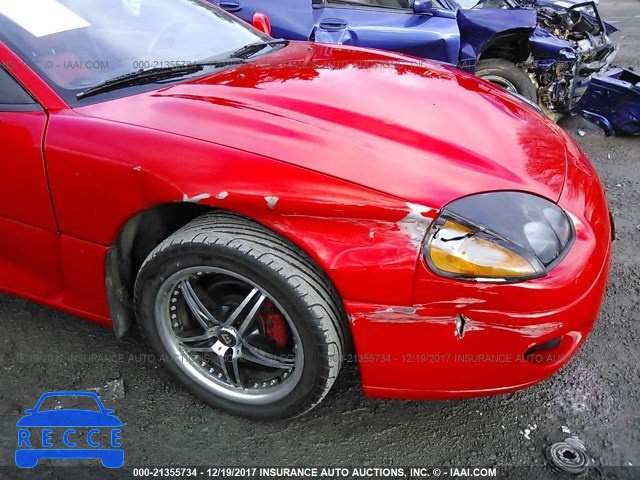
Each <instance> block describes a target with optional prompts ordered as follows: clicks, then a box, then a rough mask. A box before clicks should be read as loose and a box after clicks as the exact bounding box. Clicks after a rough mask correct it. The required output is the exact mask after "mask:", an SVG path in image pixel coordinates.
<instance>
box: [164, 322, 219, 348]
mask: <svg viewBox="0 0 640 480" xmlns="http://www.w3.org/2000/svg"><path fill="white" fill-rule="evenodd" d="M217 335H218V328H217V327H216V328H210V329H207V331H206V332H205V333H203V334H202V335H191V336H188V337H182V336H180V335H176V336H175V337H176V339H177V340H178V342H179V343H180V345H181V346H182V348H184V349H185V350H189V351H190V352H212V351H213V350H212V346H211V345H202V344H201V343H202V342H206V341H207V340H212V339H214V338H216V336H217ZM194 344H199V345H194Z"/></svg>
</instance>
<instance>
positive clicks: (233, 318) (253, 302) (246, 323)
mask: <svg viewBox="0 0 640 480" xmlns="http://www.w3.org/2000/svg"><path fill="white" fill-rule="evenodd" d="M266 298H267V297H266V296H265V295H264V294H262V293H260V290H258V289H257V288H254V289H253V290H251V292H249V294H248V295H247V296H246V297H245V298H244V300H242V302H241V303H240V305H238V306H237V307H236V309H235V310H234V311H233V312H231V315H230V316H229V318H228V319H227V321H226V322H225V325H228V326H232V325H237V329H238V333H239V334H240V336H243V335H244V333H245V332H246V331H247V329H248V328H249V327H250V326H251V324H252V323H253V321H254V320H255V318H256V314H257V313H258V311H259V310H260V307H262V304H263V303H264V301H265V300H266ZM248 307H250V310H249V312H248V313H247V314H246V315H243V314H242V313H243V312H244V311H245V310H246V309H247V308H248Z"/></svg>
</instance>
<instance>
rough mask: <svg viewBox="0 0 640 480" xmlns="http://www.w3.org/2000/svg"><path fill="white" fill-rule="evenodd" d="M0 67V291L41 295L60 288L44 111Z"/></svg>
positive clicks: (57, 244)
mask: <svg viewBox="0 0 640 480" xmlns="http://www.w3.org/2000/svg"><path fill="white" fill-rule="evenodd" d="M0 60H1V59H0ZM2 65H4V66H6V64H2V62H0V168H1V169H2V174H1V175H0V289H2V290H4V291H8V292H11V293H15V294H23V295H27V296H35V297H46V296H50V295H52V294H54V293H55V292H57V291H59V290H60V287H61V281H60V280H61V278H60V261H59V237H58V232H57V227H56V221H55V216H54V213H53V208H52V205H51V197H50V195H49V188H48V183H47V175H46V170H45V166H44V158H43V153H42V152H43V150H42V145H43V140H44V135H45V130H46V126H47V113H46V112H45V111H44V110H43V108H42V107H41V106H40V105H39V104H38V103H37V102H36V101H35V100H34V99H33V98H32V97H31V96H30V95H29V93H27V91H26V90H25V89H24V88H23V87H22V85H21V84H20V83H19V82H18V81H17V80H16V79H15V78H14V77H13V76H12V75H11V74H10V73H9V71H8V70H7V69H6V68H4V66H2Z"/></svg>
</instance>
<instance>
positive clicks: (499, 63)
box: [476, 58, 538, 104]
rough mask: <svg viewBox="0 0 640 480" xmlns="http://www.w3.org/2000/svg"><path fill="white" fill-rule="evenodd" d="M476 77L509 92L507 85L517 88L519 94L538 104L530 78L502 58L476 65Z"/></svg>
mask: <svg viewBox="0 0 640 480" xmlns="http://www.w3.org/2000/svg"><path fill="white" fill-rule="evenodd" d="M476 75H477V76H478V77H480V78H485V79H486V80H487V81H489V82H491V83H493V84H494V85H498V86H500V87H502V88H504V89H505V90H509V88H506V84H510V85H512V86H513V87H515V90H516V92H517V93H518V94H520V95H522V96H523V97H525V98H527V99H529V100H531V101H532V102H533V103H535V104H537V103H538V94H537V92H536V87H535V85H534V84H533V82H532V81H531V79H530V78H529V76H528V75H527V74H526V73H525V72H524V71H523V70H522V69H521V68H518V66H517V65H515V64H514V63H511V62H509V61H507V60H502V59H500V58H489V59H487V60H480V61H479V62H478V64H477V65H476Z"/></svg>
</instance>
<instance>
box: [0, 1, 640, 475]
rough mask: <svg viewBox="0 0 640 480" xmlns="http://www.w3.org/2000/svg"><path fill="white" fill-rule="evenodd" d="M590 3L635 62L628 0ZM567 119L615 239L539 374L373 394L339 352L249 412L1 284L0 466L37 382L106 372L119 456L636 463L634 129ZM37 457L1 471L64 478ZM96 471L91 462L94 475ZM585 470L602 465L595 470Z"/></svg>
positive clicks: (90, 383)
mask: <svg viewBox="0 0 640 480" xmlns="http://www.w3.org/2000/svg"><path fill="white" fill-rule="evenodd" d="M601 9H602V11H603V13H604V17H605V19H608V20H610V21H612V22H614V23H615V25H616V26H617V27H618V28H619V29H620V30H621V32H620V33H618V34H616V37H615V38H616V40H618V41H619V43H620V44H621V51H620V54H619V57H618V59H619V61H618V63H622V64H625V65H626V66H629V65H633V62H636V63H637V62H638V50H639V49H640V2H639V1H638V0H621V1H615V2H614V1H607V0H603V2H602V4H601ZM638 67H640V65H638ZM639 69H640V68H639ZM565 126H566V128H567V129H568V130H569V131H571V133H572V134H573V135H574V136H575V137H576V138H577V140H578V142H579V143H580V145H581V146H582V148H583V149H584V150H585V152H586V153H587V154H588V156H589V157H590V158H591V160H592V161H593V163H594V164H595V166H596V168H597V169H598V171H599V173H600V175H601V177H602V180H603V182H604V185H605V187H606V190H607V192H608V197H609V202H610V206H611V209H612V211H613V213H614V216H615V220H616V226H617V235H618V240H617V241H616V242H615V247H614V256H613V265H612V271H611V279H610V284H609V287H608V290H607V294H606V298H605V301H604V305H603V309H602V314H601V316H600V319H599V321H598V323H597V325H596V327H595V329H594V330H593V333H592V334H591V336H590V337H589V339H588V340H587V342H586V343H585V345H584V346H583V348H582V349H581V350H580V351H579V352H578V354H577V355H576V357H575V358H574V359H573V360H572V361H571V362H570V364H569V365H568V366H567V367H566V368H564V369H563V370H561V371H560V372H559V373H557V374H556V375H555V376H553V377H552V378H551V379H549V380H548V381H545V382H543V383H542V384H539V385H537V386H535V387H532V388H529V389H526V390H524V391H521V392H517V393H514V394H509V395H503V396H497V397H489V398H482V399H471V400H464V401H447V402H408V401H386V400H372V399H367V398H365V397H364V395H363V394H362V392H361V390H360V386H359V377H358V372H357V368H356V367H355V366H354V365H348V366H347V367H346V368H345V369H344V370H343V371H342V373H341V375H340V378H339V379H338V382H337V384H336V385H335V386H334V388H333V390H332V391H331V392H330V394H329V396H328V397H327V398H326V400H325V401H324V402H323V403H322V404H321V405H320V406H319V407H318V408H316V409H315V410H314V411H313V412H312V413H311V414H309V415H307V416H306V417H303V418H300V419H296V420H294V421H288V422H280V423H277V422H276V423H259V422H250V421H246V420H243V419H238V418H234V417H231V416H229V415H226V414H224V413H221V412H218V411H216V410H214V409H212V408H210V407H208V406H205V405H203V404H202V403H200V402H198V401H196V400H195V399H194V398H193V397H191V396H190V395H189V394H187V393H185V392H184V391H183V390H182V389H181V388H180V387H179V386H178V385H177V384H175V383H174V382H173V381H172V380H171V379H170V377H169V376H168V374H167V373H166V372H165V370H164V369H163V368H162V365H160V364H159V363H158V362H156V361H154V360H153V359H152V358H149V357H148V352H147V350H146V347H145V346H144V345H141V344H137V343H135V342H134V341H125V342H121V341H117V340H116V339H115V338H114V336H113V334H112V332H111V331H110V330H109V329H106V328H103V327H101V326H97V325H93V324H91V323H89V322H86V321H84V320H81V319H78V318H75V317H72V316H69V315H65V314H62V313H59V312H56V311H53V310H51V309H48V308H45V307H42V306H39V305H36V304H33V303H30V302H27V301H23V300H20V299H16V298H12V297H9V296H5V295H2V296H0V329H1V331H2V336H1V337H0V466H11V465H14V458H13V456H14V450H15V448H16V427H15V423H16V421H17V420H18V419H19V418H20V417H21V416H22V412H23V410H24V409H25V408H31V407H33V405H34V404H35V402H36V401H37V399H38V398H39V397H40V395H41V394H42V393H43V392H46V391H52V390H65V389H66V390H86V389H90V388H95V387H100V386H102V385H105V384H107V383H108V382H111V381H114V380H118V379H121V380H122V381H123V383H124V397H122V396H121V395H115V397H120V398H118V399H115V400H110V399H109V397H110V395H109V393H108V392H105V391H104V390H102V391H100V392H101V394H102V395H101V396H102V397H103V400H105V404H106V405H107V406H108V407H110V408H114V409H116V412H117V415H118V417H119V418H120V419H121V420H122V421H123V423H124V428H123V445H124V450H125V466H138V465H148V466H189V465H201V466H204V465H223V464H224V465H274V466H293V465H309V464H315V465H332V466H338V465H344V466H362V465H364V466H367V465H368V466H390V465H396V466H403V465H404V466H407V465H425V466H428V465H435V466H469V465H478V466H498V467H504V466H544V465H546V463H547V462H546V460H545V455H544V452H545V449H546V447H547V446H548V445H549V444H550V443H552V442H555V441H559V440H562V439H564V438H566V437H568V436H570V435H576V436H577V437H579V439H580V440H581V441H582V442H583V443H584V444H585V446H586V447H587V449H588V451H589V453H590V455H591V456H592V457H593V458H594V459H595V460H596V461H597V462H598V463H599V464H601V465H605V466H628V465H638V466H640V392H639V390H640V389H639V387H638V385H640V367H639V365H640V355H639V353H638V352H639V345H640V327H639V322H638V320H639V317H640V207H639V205H640V138H606V137H604V136H603V135H601V134H600V133H599V131H598V130H597V129H594V128H590V127H589V125H585V124H583V123H582V122H580V121H576V120H574V121H569V122H566V123H565ZM578 130H580V131H583V132H586V134H585V135H584V136H581V135H580V134H579V133H578ZM92 355H93V356H92ZM562 427H565V428H564V432H563V428H562ZM567 431H570V432H571V433H570V434H569V433H566V432H567ZM41 463H43V464H44V465H43V467H38V469H36V470H34V471H32V472H28V473H26V472H17V469H15V470H12V469H10V468H4V469H0V477H2V476H7V477H9V476H14V475H15V476H19V477H21V478H32V477H35V476H36V475H37V476H39V477H42V478H45V477H46V478H54V477H55V476H58V477H60V478H64V476H65V475H64V474H62V473H60V472H62V470H55V469H49V470H47V469H46V468H47V465H51V462H47V461H43V462H41ZM89 463H90V462H89ZM56 472H58V473H56ZM45 473H46V475H49V476H46V475H45ZM102 475H103V473H102V471H101V470H96V472H95V475H93V477H94V478H100V476H102ZM508 476H509V477H510V478H547V476H548V477H550V478H553V474H551V473H550V471H549V470H548V469H547V468H546V467H545V468H540V469H539V470H536V473H535V474H534V475H533V476H532V474H531V473H528V472H527V471H525V470H517V469H516V470H513V471H510V473H509V475H508ZM589 478H601V477H600V476H599V475H598V473H597V472H595V471H593V472H591V473H590V474H589ZM607 478H640V469H634V468H627V469H620V470H616V471H615V473H613V474H610V475H609V476H607Z"/></svg>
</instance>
